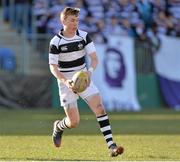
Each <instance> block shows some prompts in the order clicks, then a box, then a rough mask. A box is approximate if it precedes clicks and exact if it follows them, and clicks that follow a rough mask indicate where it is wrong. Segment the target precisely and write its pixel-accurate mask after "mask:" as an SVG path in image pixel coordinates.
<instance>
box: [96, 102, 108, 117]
mask: <svg viewBox="0 0 180 162" xmlns="http://www.w3.org/2000/svg"><path fill="white" fill-rule="evenodd" d="M105 113H106V111H105V110H104V106H103V105H102V104H98V105H97V107H96V115H104V114H105Z"/></svg>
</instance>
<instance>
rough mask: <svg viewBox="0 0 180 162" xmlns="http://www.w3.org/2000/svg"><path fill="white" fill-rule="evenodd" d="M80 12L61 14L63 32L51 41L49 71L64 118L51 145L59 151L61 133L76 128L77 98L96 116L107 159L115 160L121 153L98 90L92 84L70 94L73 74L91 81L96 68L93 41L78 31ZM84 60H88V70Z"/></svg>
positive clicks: (73, 10) (55, 126)
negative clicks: (84, 73)
mask: <svg viewBox="0 0 180 162" xmlns="http://www.w3.org/2000/svg"><path fill="white" fill-rule="evenodd" d="M79 12H80V9H79V8H71V7H66V8H65V9H64V10H63V11H62V12H61V14H60V20H61V23H62V25H63V29H62V30H61V31H60V32H59V33H58V34H57V35H55V36H54V37H53V38H52V40H51V41H50V47H49V65H50V71H51V73H52V74H53V75H54V76H55V77H56V78H57V81H58V87H59V94H60V101H61V106H63V107H64V111H65V114H66V117H64V118H63V119H62V120H57V121H55V122H54V129H53V135H52V139H53V142H54V145H55V146H56V147H60V145H61V139H62V134H63V131H64V130H65V129H67V128H74V127H76V126H77V125H78V124H79V111H78V106H77V99H78V97H79V96H80V97H81V98H83V99H84V100H85V101H86V102H87V104H88V105H89V107H90V109H91V110H92V111H93V112H94V114H95V115H96V117H97V121H98V123H99V125H100V130H101V132H102V134H103V135H104V138H105V140H106V143H107V145H108V148H109V150H110V156H117V155H120V154H122V153H123V151H124V149H123V147H121V146H117V145H116V144H115V143H114V142H113V136H112V133H111V126H110V123H109V119H108V115H107V113H106V111H105V109H104V106H103V104H102V99H101V96H100V94H99V90H98V89H97V87H96V86H95V85H94V84H93V82H92V81H91V83H90V85H89V87H87V89H86V90H85V91H83V92H82V93H80V94H78V95H77V94H76V93H74V92H73V87H72V85H71V83H72V81H71V78H72V76H73V74H74V73H76V72H77V71H80V70H84V71H86V72H87V73H88V75H89V77H91V75H92V73H93V71H94V70H95V69H96V66H97V64H98V59H97V55H96V50H95V47H94V44H93V42H92V40H91V39H90V37H89V35H88V33H87V32H85V31H82V30H79V29H78V19H79ZM85 56H88V57H89V58H90V60H91V61H90V67H89V68H88V69H87V65H86V61H85Z"/></svg>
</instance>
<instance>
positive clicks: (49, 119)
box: [0, 109, 180, 161]
mask: <svg viewBox="0 0 180 162" xmlns="http://www.w3.org/2000/svg"><path fill="white" fill-rule="evenodd" d="M80 113H81V122H80V125H79V127H78V128H75V129H70V130H67V131H65V132H64V135H63V143H62V147H61V148H60V149H58V148H55V147H54V146H53V144H52V141H51V132H52V124H53V121H54V120H56V119H59V118H62V117H63V116H64V113H63V112H62V111H58V110H40V109H39V110H5V109H0V161H1V160H7V161H11V160H19V161H25V160H32V161H35V160H37V161H38V160H43V161H45V160H48V161H51V160H53V161H61V160H62V161H72V160H74V161H81V160H86V161H87V160H89V161H126V160H128V161H132V160H151V161H157V160H163V161H164V160H180V112H173V111H168V110H166V111H158V112H136V113H132V112H131V113H130V112H116V113H109V117H110V122H111V124H112V130H113V134H114V140H115V141H116V142H117V143H119V144H121V145H123V146H124V147H125V153H124V154H123V155H122V156H119V157H116V158H110V157H109V156H108V149H107V147H106V144H105V142H104V138H103V137H102V135H101V133H100V131H99V127H98V124H97V122H96V118H95V116H94V115H93V114H92V113H89V112H84V111H80Z"/></svg>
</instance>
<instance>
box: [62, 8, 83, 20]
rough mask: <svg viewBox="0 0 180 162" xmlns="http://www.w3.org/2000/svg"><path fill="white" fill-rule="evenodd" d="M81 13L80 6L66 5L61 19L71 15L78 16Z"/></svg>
mask: <svg viewBox="0 0 180 162" xmlns="http://www.w3.org/2000/svg"><path fill="white" fill-rule="evenodd" d="M79 13H80V9H79V8H75V7H66V8H64V10H63V11H62V12H61V13H60V19H61V21H62V20H64V19H66V18H67V17H68V16H69V15H72V16H76V17H78V16H79Z"/></svg>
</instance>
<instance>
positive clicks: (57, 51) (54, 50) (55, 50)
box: [49, 44, 60, 54]
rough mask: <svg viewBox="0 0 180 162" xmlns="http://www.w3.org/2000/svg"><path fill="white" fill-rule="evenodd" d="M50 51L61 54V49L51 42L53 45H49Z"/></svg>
mask: <svg viewBox="0 0 180 162" xmlns="http://www.w3.org/2000/svg"><path fill="white" fill-rule="evenodd" d="M49 53H52V54H59V53H60V51H59V50H58V48H57V47H56V46H55V45H53V44H51V45H50V46H49Z"/></svg>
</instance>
